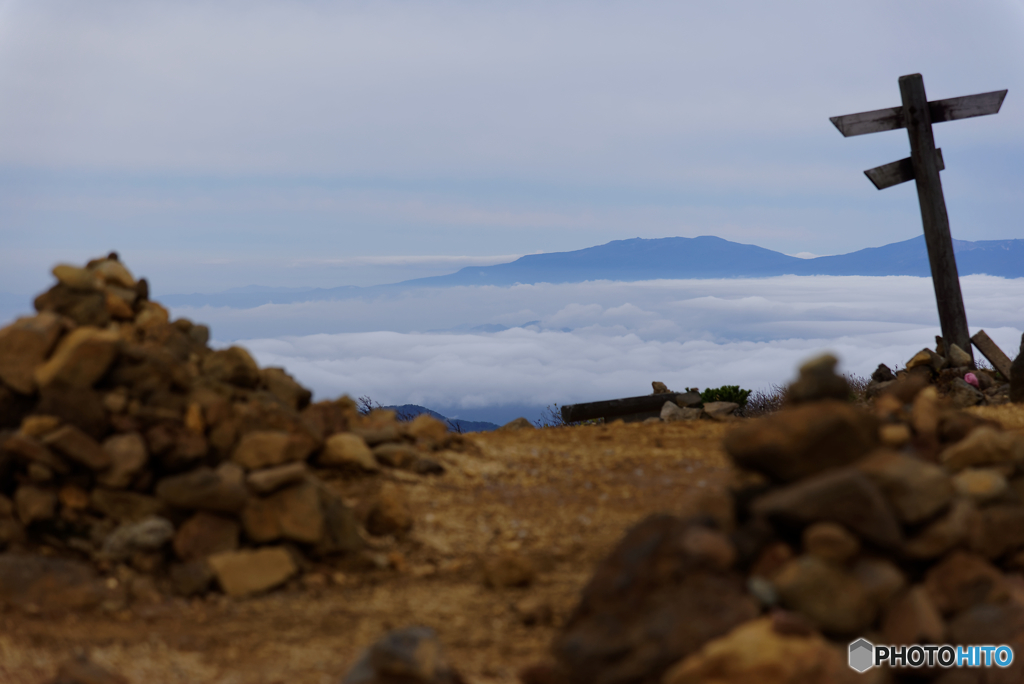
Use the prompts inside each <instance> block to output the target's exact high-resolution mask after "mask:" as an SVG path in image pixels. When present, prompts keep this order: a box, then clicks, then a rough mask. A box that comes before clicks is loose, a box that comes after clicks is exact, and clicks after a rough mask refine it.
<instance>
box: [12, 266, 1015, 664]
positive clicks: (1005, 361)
mask: <svg viewBox="0 0 1024 684" xmlns="http://www.w3.org/2000/svg"><path fill="white" fill-rule="evenodd" d="M53 273H54V276H55V277H56V279H57V284H55V285H54V286H53V287H51V288H50V289H49V290H48V291H47V292H45V293H43V294H41V295H40V296H39V297H37V298H36V300H35V306H36V309H37V311H38V314H37V315H35V316H29V317H24V318H21V319H19V320H17V321H15V322H13V323H11V324H10V325H7V326H5V327H4V328H2V329H0V684H6V683H7V682H11V683H16V682H45V683H46V684H128V683H130V682H135V683H142V682H146V683H148V682H168V683H171V682H189V683H193V682H238V683H239V684H248V683H250V682H251V683H254V684H259V683H266V684H270V683H276V684H291V683H293V682H295V683H299V682H318V683H319V682H332V683H337V684H461V683H464V682H516V681H518V682H522V684H748V683H749V682H759V683H763V684H853V683H854V682H860V683H861V684H864V683H867V682H870V684H917V683H918V682H921V681H934V682H937V683H938V684H1002V683H1003V682H1005V683H1006V684H1010V683H1011V682H1020V681H1022V680H1024V658H1019V659H1017V660H1015V661H1014V662H1013V664H1012V666H1010V667H1007V668H1003V669H997V670H990V671H984V672H983V671H982V670H979V669H975V670H955V669H954V670H947V669H944V668H943V667H940V666H939V665H938V664H936V663H928V664H927V665H925V666H921V667H918V666H920V665H921V663H920V662H912V663H911V664H912V665H914V666H915V667H914V668H911V669H907V668H905V667H899V668H892V669H889V668H874V669H869V670H868V672H867V673H865V674H864V675H859V674H856V673H855V672H854V670H853V669H851V667H849V666H848V665H847V650H848V646H849V645H850V644H851V642H852V643H854V645H855V646H856V644H861V646H860V647H858V648H860V649H861V650H860V651H858V653H859V654H860V655H858V656H857V658H859V660H858V661H857V662H858V663H861V664H864V663H863V662H862V661H863V657H862V656H864V653H865V652H864V651H863V649H864V648H865V646H864V644H865V643H867V642H861V641H860V639H863V638H866V639H869V640H871V642H872V643H875V644H890V645H893V648H894V649H895V646H896V645H901V646H907V647H909V648H910V650H909V651H908V653H917V654H918V655H921V654H923V653H924V651H923V650H922V649H921V648H920V647H919V645H922V644H923V645H928V644H944V643H951V644H957V645H970V644H993V645H999V644H1010V645H1012V647H1013V648H1015V649H1016V650H1017V652H1018V653H1024V353H1020V352H1018V355H1017V359H1016V360H1015V361H1013V362H1011V361H1010V360H1009V358H1007V357H1006V356H1005V354H1002V353H1001V352H1000V353H998V354H997V353H996V351H995V350H993V349H991V348H990V349H989V351H988V352H986V355H987V358H988V359H989V360H990V361H992V363H993V365H995V366H996V368H995V369H991V368H976V367H974V361H973V360H972V358H971V356H970V354H968V353H967V352H966V351H965V350H963V349H960V348H959V347H957V346H956V345H951V346H950V347H949V348H948V349H947V348H946V346H945V345H944V344H943V343H942V340H937V345H936V349H935V350H934V351H932V350H930V349H922V350H921V351H920V352H919V353H918V354H916V355H914V357H913V358H911V359H910V360H908V361H907V364H906V367H905V368H903V369H897V370H896V371H895V372H894V371H893V370H891V369H889V368H887V367H885V366H879V367H878V369H877V370H876V371H875V372H874V373H872V376H871V381H870V382H866V381H865V382H855V383H852V384H851V383H850V382H849V380H848V379H847V378H844V377H842V376H839V375H837V374H836V372H835V368H836V365H837V359H835V358H834V357H832V356H829V355H825V356H821V357H819V358H816V359H813V360H811V361H808V362H807V363H805V364H804V365H803V366H802V367H801V368H800V369H799V377H798V378H797V379H796V380H795V381H794V382H793V383H792V384H790V385H789V386H788V387H787V388H785V391H784V392H780V393H778V394H777V395H775V396H764V397H760V398H757V397H755V398H754V399H753V400H752V401H751V402H749V403H748V405H747V406H745V407H744V406H741V405H740V403H734V402H730V401H722V400H720V399H724V398H729V397H731V395H729V393H728V392H725V390H727V389H730V388H722V392H723V393H724V394H723V395H722V396H718V395H717V394H716V395H714V396H712V395H707V396H702V395H700V394H698V393H696V392H691V391H687V392H685V393H675V392H671V391H670V390H668V388H667V387H665V386H664V385H662V384H661V383H658V382H655V383H653V389H654V392H655V393H654V394H653V395H651V397H650V398H649V399H647V400H645V401H646V402H647V403H648V404H651V403H653V404H654V407H655V408H657V407H658V406H659V405H660V412H657V411H650V413H657V414H658V415H650V416H648V415H647V414H646V413H639V414H631V415H630V416H627V418H628V419H631V420H641V419H645V420H643V422H630V423H626V422H621V421H613V422H610V423H609V422H607V421H605V422H603V423H600V424H586V425H578V426H575V427H553V428H544V429H537V428H535V427H534V426H533V425H531V424H530V423H529V421H526V420H525V419H519V420H516V421H512V423H510V424H508V425H506V426H504V427H503V428H501V429H500V430H498V431H495V432H493V433H477V434H471V435H462V434H458V433H454V432H451V431H449V430H448V429H447V428H446V426H445V425H444V424H442V423H440V422H439V421H437V420H435V419H434V418H431V417H430V416H426V415H421V416H417V417H415V418H413V419H412V420H409V421H401V420H399V419H398V417H397V416H396V414H395V412H393V411H384V410H375V411H367V412H361V411H359V410H358V407H357V405H356V403H355V402H354V401H352V400H351V399H350V398H348V397H342V398H339V399H336V400H328V401H320V402H316V403H312V402H311V393H310V392H309V390H308V389H306V388H303V387H302V386H301V385H299V384H298V383H297V382H296V381H295V380H294V378H292V377H291V376H290V375H288V373H287V372H286V370H285V369H281V368H260V367H259V366H258V365H257V363H256V362H255V361H254V360H253V359H252V357H251V356H250V355H249V353H248V352H247V351H246V350H245V349H243V348H240V347H230V348H228V349H212V348H210V346H209V344H208V340H209V330H207V329H206V328H205V326H202V325H199V324H196V323H194V322H192V321H188V320H184V319H179V320H174V321H172V320H171V319H170V315H169V312H168V311H167V310H166V309H165V308H164V307H163V306H161V305H160V304H159V303H157V302H153V301H150V300H149V294H148V285H147V283H146V281H145V280H144V279H139V280H136V279H135V278H134V277H133V276H132V275H131V273H130V272H129V271H128V270H127V268H126V267H125V266H124V265H123V264H121V263H120V261H119V260H118V257H117V255H116V254H113V253H112V254H110V255H108V256H107V257H105V258H102V259H94V260H92V261H90V262H88V263H87V264H86V265H85V266H84V267H78V266H71V265H66V264H65V265H60V266H57V267H56V268H54V270H53ZM979 335H980V333H979ZM978 339H981V348H983V349H984V348H985V347H986V344H987V343H986V342H985V339H987V338H978V336H976V339H975V341H974V344H975V345H978V344H979V342H978ZM1022 351H1024V350H1022ZM993 359H994V360H993ZM731 389H732V390H737V391H738V388H731ZM734 393H735V392H734ZM726 395H729V396H726ZM732 398H735V399H737V400H738V401H740V402H742V401H743V399H744V398H743V397H739V396H737V397H732ZM716 399H718V400H716ZM756 415H760V416H761V417H753V416H756ZM854 640H856V641H854ZM850 657H851V663H852V662H853V656H852V655H851V656H850ZM909 657H910V656H908V658H909ZM922 658H923V655H922Z"/></svg>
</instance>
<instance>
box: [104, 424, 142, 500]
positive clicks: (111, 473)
mask: <svg viewBox="0 0 1024 684" xmlns="http://www.w3.org/2000/svg"><path fill="white" fill-rule="evenodd" d="M103 451H105V452H106V453H107V455H108V456H109V458H110V467H109V468H108V469H107V470H106V471H104V472H102V473H100V474H99V475H98V476H97V477H96V481H97V482H98V483H99V484H100V485H101V486H103V487H109V488H111V489H124V488H125V487H127V486H128V485H130V484H131V482H132V480H133V479H134V478H135V477H136V476H137V475H138V474H139V472H140V471H141V470H142V469H143V468H144V467H145V465H146V462H147V461H148V460H149V454H148V453H147V452H146V441H145V440H144V439H143V438H142V435H140V434H139V433H138V432H129V433H127V434H123V435H113V436H111V437H108V438H107V439H105V440H104V441H103Z"/></svg>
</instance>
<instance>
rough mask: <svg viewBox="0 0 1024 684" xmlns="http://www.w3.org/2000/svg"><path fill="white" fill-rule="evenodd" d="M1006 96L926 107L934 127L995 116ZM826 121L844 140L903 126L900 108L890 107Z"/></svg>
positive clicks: (980, 95) (989, 95)
mask: <svg viewBox="0 0 1024 684" xmlns="http://www.w3.org/2000/svg"><path fill="white" fill-rule="evenodd" d="M1007 92H1008V91H1006V90H994V91H992V92H991V93H978V94H977V95H964V96H963V97H951V98H948V99H945V100H935V101H934V102H929V103H928V113H929V116H930V118H931V122H932V123H933V124H937V123H942V122H943V121H956V120H957V119H969V118H971V117H974V116H986V115H988V114H996V113H998V112H999V108H1000V107H1002V106H1003V99H1004V98H1005V97H1006V93H1007ZM829 121H831V122H832V124H833V125H834V126H835V127H836V128H838V129H839V132H840V133H842V134H843V137H844V138H849V137H851V136H854V135H866V134H867V133H879V132H881V131H894V130H896V129H897V128H903V127H904V126H905V125H906V124H905V123H904V120H903V107H889V108H887V109H875V110H873V111H870V112H858V113H856V114H845V115H843V116H833V117H831V118H830V119H829Z"/></svg>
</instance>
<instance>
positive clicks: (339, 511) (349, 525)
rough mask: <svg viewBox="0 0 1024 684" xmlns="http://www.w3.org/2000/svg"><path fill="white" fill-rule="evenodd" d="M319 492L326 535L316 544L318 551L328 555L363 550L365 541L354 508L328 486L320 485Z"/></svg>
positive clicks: (319, 553)
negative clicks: (329, 489) (347, 504)
mask: <svg viewBox="0 0 1024 684" xmlns="http://www.w3.org/2000/svg"><path fill="white" fill-rule="evenodd" d="M318 493H319V495H320V510H321V511H322V512H323V516H324V536H323V539H321V540H320V543H319V544H317V545H316V549H315V550H316V553H317V554H318V555H320V556H326V555H330V554H335V553H350V552H355V551H359V550H361V549H362V548H363V547H364V546H365V542H364V541H363V536H362V534H360V529H359V522H358V521H357V520H356V515H355V513H354V512H353V511H352V509H351V508H349V507H348V506H346V505H345V502H344V501H342V500H341V497H339V496H337V495H335V494H332V493H331V492H330V491H328V489H327V488H326V487H319V488H318Z"/></svg>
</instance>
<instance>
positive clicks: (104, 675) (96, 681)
mask: <svg viewBox="0 0 1024 684" xmlns="http://www.w3.org/2000/svg"><path fill="white" fill-rule="evenodd" d="M53 684H128V680H127V679H125V678H124V677H122V676H121V675H119V674H116V673H114V672H111V671H110V670H108V669H106V668H104V667H100V666H99V665H97V664H96V663H93V662H90V661H89V660H88V659H87V658H84V657H83V658H72V659H71V660H68V661H65V662H64V664H62V665H61V666H60V669H59V670H58V671H57V679H55V680H54V681H53Z"/></svg>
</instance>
